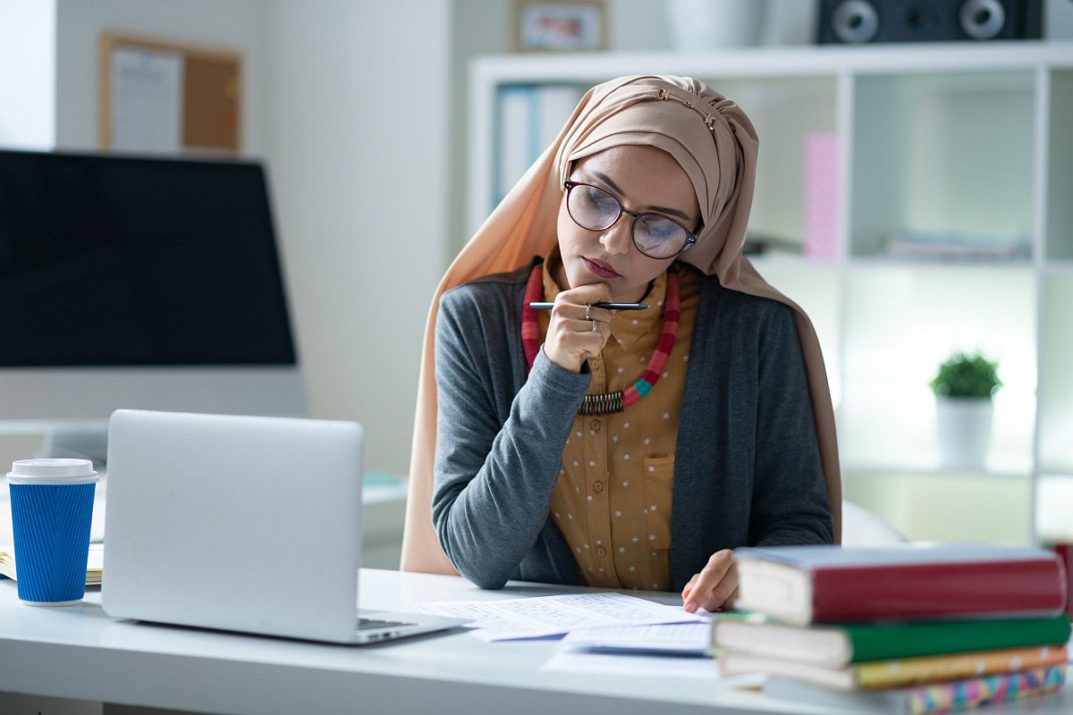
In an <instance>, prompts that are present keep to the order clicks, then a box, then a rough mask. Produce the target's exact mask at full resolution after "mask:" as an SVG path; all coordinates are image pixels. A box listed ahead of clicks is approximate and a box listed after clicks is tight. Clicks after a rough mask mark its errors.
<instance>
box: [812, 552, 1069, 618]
mask: <svg viewBox="0 0 1073 715" xmlns="http://www.w3.org/2000/svg"><path fill="white" fill-rule="evenodd" d="M813 598H814V603H813V612H812V621H813V622H814V623H837V622H844V621H865V620H872V619H878V618H885V619H896V618H937V617H942V616H955V615H956V616H969V615H977V614H979V615H982V614H1014V613H1040V614H1042V613H1060V612H1062V611H1063V610H1064V607H1065V598H1066V593H1065V583H1064V574H1063V573H1062V572H1061V567H1060V565H1059V564H1058V561H1057V559H1053V558H1052V559H1039V560H1013V561H1007V562H1002V561H990V562H977V563H973V562H966V563H943V564H904V565H897V566H890V565H876V566H856V567H845V568H824V569H816V571H815V572H814V574H813Z"/></svg>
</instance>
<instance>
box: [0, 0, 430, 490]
mask: <svg viewBox="0 0 1073 715" xmlns="http://www.w3.org/2000/svg"><path fill="white" fill-rule="evenodd" d="M57 1H58V18H57V20H56V22H55V27H56V28H57V29H56V33H57V42H55V43H54V44H55V45H56V46H57V50H56V52H55V53H54V55H55V65H56V66H57V80H56V95H55V96H56V97H57V98H58V100H57V106H56V118H55V121H54V122H53V121H45V120H40V121H37V122H35V126H38V127H41V126H47V127H55V130H54V133H55V144H56V146H57V147H58V148H64V149H76V150H77V149H93V148H95V147H96V146H97V137H98V126H97V123H98V102H97V97H98V91H99V87H98V81H99V80H98V76H99V75H98V54H99V50H98V41H99V37H100V34H101V33H102V32H104V31H108V30H111V31H122V32H126V33H134V34H144V35H149V36H156V37H160V38H162V39H170V40H179V41H183V42H189V43H193V44H198V45H203V46H208V47H214V46H215V47H222V48H226V49H233V50H238V51H239V52H241V53H242V54H243V56H244V92H245V98H244V104H243V110H244V111H243V144H244V154H246V155H249V156H255V157H264V158H265V159H266V161H267V163H268V166H269V172H270V180H271V182H272V187H271V188H272V193H273V197H274V199H275V208H276V223H277V229H278V231H279V235H280V239H281V242H282V249H283V256H284V263H285V269H286V273H287V279H288V285H289V291H290V299H291V303H292V310H293V318H294V322H295V328H296V332H297V337H298V344H299V345H298V347H299V352H300V356H301V359H302V361H303V367H304V370H305V374H306V381H307V387H308V397H309V408H310V414H311V415H312V416H314V417H331V418H351V419H357V420H359V421H361V422H362V423H363V424H364V425H365V427H366V429H367V432H368V435H369V454H368V465H369V468H370V469H374V470H382V471H390V472H396V473H403V472H405V471H406V469H407V467H408V463H409V453H410V434H411V430H412V422H413V409H414V404H415V398H416V386H417V368H418V364H419V362H418V355H419V352H420V349H421V337H422V334H423V329H424V320H425V316H426V311H427V309H428V305H429V300H430V299H431V294H432V290H433V288H434V287H435V285H436V283H437V281H438V280H439V277H440V274H441V272H442V269H443V267H444V249H443V244H444V241H445V236H446V229H445V223H446V199H445V196H444V193H445V188H444V187H445V186H446V182H447V172H446V153H447V133H446V128H447V114H448V111H449V102H448V89H447V82H448V74H447V73H448V69H447V67H448V64H449V62H448V44H449V34H450V16H449V12H448V3H447V2H446V1H445V0H405V1H399V2H391V3H372V2H360V3H359V2H351V1H346V0H319V1H318V2H303V1H300V0H183V1H182V2H173V1H170V0H93V1H92V2H87V1H86V0H57ZM16 2H20V3H22V4H33V3H34V2H35V0H16ZM0 39H3V35H0ZM39 44H40V43H37V45H39ZM37 45H35V46H37ZM14 64H15V66H25V65H26V60H25V58H24V57H23V58H20V60H19V62H17V63H14ZM0 76H2V75H0ZM42 84H43V85H45V86H48V85H49V84H50V82H42ZM0 116H3V114H0ZM50 143H51V138H50V139H49V142H47V143H46V144H45V145H46V146H47V145H48V144H50Z"/></svg>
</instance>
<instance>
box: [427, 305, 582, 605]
mask: <svg viewBox="0 0 1073 715" xmlns="http://www.w3.org/2000/svg"><path fill="white" fill-rule="evenodd" d="M490 312H491V311H482V310H481V304H480V296H479V295H477V292H476V291H475V290H474V289H473V288H472V287H467V286H463V287H461V288H459V289H455V290H454V291H449V292H448V293H446V294H444V296H443V299H442V300H441V304H440V311H439V316H438V318H437V322H436V349H435V365H436V387H437V394H438V398H437V413H436V458H435V486H434V488H433V495H432V518H433V522H434V524H435V526H436V532H437V534H438V536H439V540H440V544H441V545H442V546H443V550H444V552H445V553H446V554H447V556H448V558H450V559H451V562H452V563H453V564H454V565H455V567H456V568H457V569H458V571H459V573H461V574H462V575H463V576H465V577H466V578H467V579H469V580H470V581H472V582H473V583H475V584H477V585H478V586H480V587H481V588H502V587H503V585H504V584H506V582H507V581H508V580H509V579H510V578H511V575H512V574H514V573H515V572H516V571H517V569H518V566H519V563H520V562H521V561H522V559H523V557H524V556H525V555H526V553H527V552H528V551H529V550H530V549H531V548H532V547H533V545H534V544H535V543H536V540H537V538H538V536H539V534H540V531H541V529H542V528H544V526H545V523H546V522H547V519H548V509H549V504H550V502H551V493H552V488H553V487H554V485H555V480H556V479H557V478H558V474H559V468H560V462H561V460H562V452H563V447H564V446H565V444H566V440H567V438H568V437H569V434H570V428H571V426H572V424H573V419H574V414H575V412H576V411H577V409H578V407H579V406H580V404H581V400H582V398H583V397H584V395H585V391H586V390H587V389H588V386H589V381H590V380H591V376H590V375H589V374H588V373H583V374H578V373H573V372H571V371H569V370H565V369H563V368H560V367H559V366H557V365H555V364H554V363H553V362H551V360H549V359H548V358H547V356H545V355H544V351H543V349H541V350H540V352H539V354H538V355H537V358H536V361H535V363H534V365H533V369H532V371H531V373H530V375H529V379H528V380H527V381H526V383H525V384H524V385H523V387H522V388H521V390H520V391H519V392H518V393H517V395H516V396H515V397H514V400H513V402H512V403H511V407H510V414H509V417H508V418H507V420H506V422H505V423H500V419H499V418H498V417H497V414H496V410H495V408H494V405H495V400H494V392H495V389H496V388H497V387H498V389H499V390H502V389H504V387H503V384H499V383H503V382H507V383H509V381H510V375H497V374H495V371H494V370H493V369H492V367H491V363H490V362H489V360H488V359H487V356H488V354H489V352H490V351H494V350H506V349H509V348H508V346H507V344H506V343H505V342H504V341H502V340H500V341H497V340H496V339H495V337H494V336H495V335H496V334H497V333H496V331H495V330H494V329H491V326H487V325H484V324H483V323H482V313H483V314H485V315H487V314H489V313H490ZM497 381H499V382H498V383H497Z"/></svg>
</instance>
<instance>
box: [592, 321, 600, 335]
mask: <svg viewBox="0 0 1073 715" xmlns="http://www.w3.org/2000/svg"><path fill="white" fill-rule="evenodd" d="M592 332H594V333H596V332H599V329H598V328H597V327H596V321H595V320H594V321H592Z"/></svg>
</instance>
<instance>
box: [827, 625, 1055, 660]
mask: <svg viewBox="0 0 1073 715" xmlns="http://www.w3.org/2000/svg"><path fill="white" fill-rule="evenodd" d="M841 628H842V630H843V631H844V632H845V633H846V636H847V637H848V638H849V639H850V642H851V643H852V644H853V650H852V656H851V661H852V662H855V663H862V662H867V661H875V660H897V659H901V658H917V657H924V656H935V655H948V654H951V653H975V652H978V651H986V650H1000V649H1005V648H1028V647H1031V646H1042V645H1054V646H1060V645H1062V644H1063V643H1065V642H1066V641H1068V640H1069V636H1070V624H1069V619H1068V618H1067V617H1066V615H1065V614H1064V613H1063V614H1062V615H1060V616H1055V617H1052V618H1024V619H1017V618H996V619H966V620H963V621H916V622H912V623H859V624H852V625H844V626H841Z"/></svg>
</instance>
